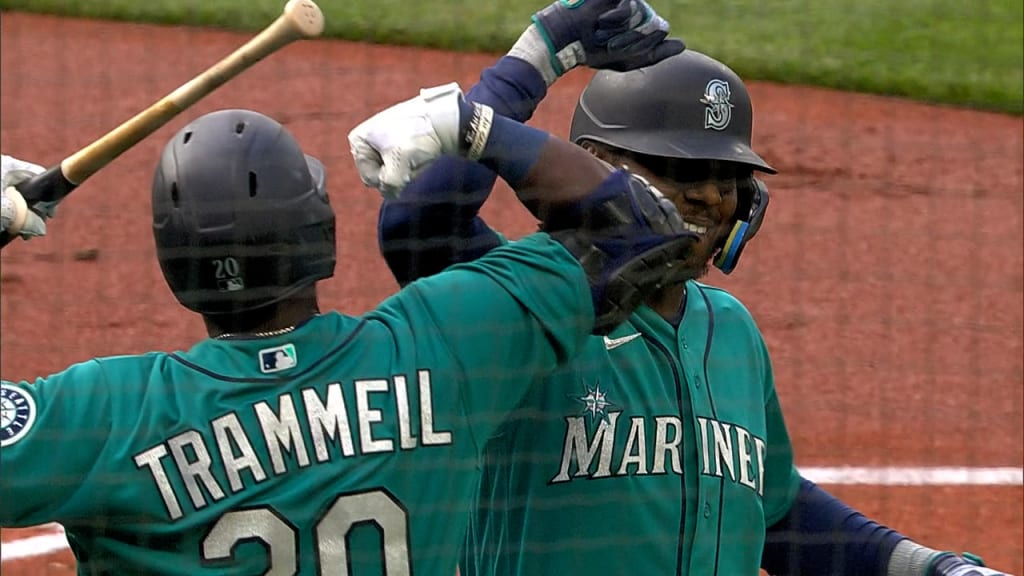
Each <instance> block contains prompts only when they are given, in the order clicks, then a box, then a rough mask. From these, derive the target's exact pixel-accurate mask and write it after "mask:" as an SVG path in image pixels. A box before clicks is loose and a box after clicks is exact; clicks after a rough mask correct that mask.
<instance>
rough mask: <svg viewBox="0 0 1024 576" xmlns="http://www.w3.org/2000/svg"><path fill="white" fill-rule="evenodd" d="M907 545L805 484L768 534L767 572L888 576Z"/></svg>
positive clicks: (763, 564) (763, 561)
mask: <svg viewBox="0 0 1024 576" xmlns="http://www.w3.org/2000/svg"><path fill="white" fill-rule="evenodd" d="M903 539H904V537H903V536H901V535H900V534H898V533H896V532H895V531H893V530H891V529H889V528H887V527H885V526H882V525H880V524H878V523H876V522H873V521H871V520H869V519H867V518H866V517H865V516H864V515H863V514H861V513H860V512H857V511H856V510H853V509H852V508H850V507H849V506H847V505H846V504H844V503H842V502H841V501H839V500H838V499H836V498H835V497H834V496H832V495H831V494H829V493H828V492H826V491H824V490H822V489H821V488H819V487H818V486H816V485H815V484H814V483H813V482H810V481H809V480H806V479H804V480H802V481H801V483H800V490H799V492H798V493H797V497H796V500H795V501H794V502H793V506H792V507H791V508H790V510H789V513H788V514H787V515H786V516H785V517H784V518H783V519H782V520H780V521H778V522H776V523H775V524H774V525H772V526H770V527H769V528H768V532H767V535H766V537H765V545H764V552H763V553H762V557H761V567H762V568H764V569H765V570H766V571H767V572H768V573H769V574H772V575H773V576H790V575H794V576H795V575H799V574H834V575H836V576H842V575H849V576H853V575H863V576H887V566H888V562H889V558H890V556H891V555H892V551H893V550H894V549H895V548H896V546H897V545H898V544H899V542H900V541H901V540H903ZM905 576H910V574H906V575H905Z"/></svg>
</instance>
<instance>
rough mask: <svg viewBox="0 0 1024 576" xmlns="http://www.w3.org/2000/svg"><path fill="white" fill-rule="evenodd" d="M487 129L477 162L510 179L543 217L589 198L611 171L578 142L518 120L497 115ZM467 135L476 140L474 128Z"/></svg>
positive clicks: (474, 117)
mask: <svg viewBox="0 0 1024 576" xmlns="http://www.w3.org/2000/svg"><path fill="white" fill-rule="evenodd" d="M479 115H480V114H479V109H478V110H477V111H476V112H474V113H473V114H464V115H463V117H464V118H469V119H470V120H469V121H470V123H473V122H477V121H478V117H479ZM483 122H484V123H486V120H485V121H483ZM489 128H490V129H489V132H488V134H487V137H486V143H485V144H484V145H483V147H482V149H481V152H480V154H479V156H478V161H479V162H480V163H481V164H483V165H485V166H487V167H488V168H490V169H491V170H494V172H495V173H497V174H498V175H499V176H500V177H501V178H502V179H503V180H505V181H506V182H508V183H509V185H510V186H512V188H513V189H514V190H515V191H516V195H517V196H518V197H519V200H520V201H521V202H522V203H523V205H524V206H526V208H527V209H529V210H530V212H532V213H533V214H534V215H535V216H537V217H538V218H540V219H541V220H544V219H545V217H546V216H547V214H549V213H550V212H551V210H552V209H557V208H559V207H563V206H566V205H569V204H573V203H575V202H578V201H580V200H582V199H583V198H585V197H586V196H587V195H588V194H590V192H592V191H593V190H594V189H595V188H597V187H598V186H599V185H600V184H601V183H602V182H603V181H604V180H605V178H607V177H608V175H609V174H610V173H611V172H612V168H611V166H609V165H608V164H606V163H604V162H602V161H601V160H598V159H597V158H596V157H594V156H593V155H591V154H590V153H589V152H587V151H586V150H584V149H583V148H581V147H580V146H577V145H575V144H573V143H571V142H569V141H567V140H563V139H561V138H555V137H552V136H551V135H549V134H548V133H546V132H543V131H541V130H537V129H536V128H532V127H530V126H527V125H525V124H520V123H519V122H516V121H515V120H512V119H509V118H505V117H502V116H499V115H494V116H493V118H492V119H491V123H490V127H489ZM465 133H466V134H467V139H468V140H473V139H474V138H475V134H476V131H475V130H474V129H473V128H470V129H469V130H468V131H466V132H465Z"/></svg>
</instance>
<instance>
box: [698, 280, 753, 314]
mask: <svg viewBox="0 0 1024 576" xmlns="http://www.w3.org/2000/svg"><path fill="white" fill-rule="evenodd" d="M687 289H693V290H696V291H697V293H698V294H700V295H701V296H702V298H703V299H704V301H705V302H707V304H708V306H709V307H710V308H712V309H713V310H714V311H715V312H716V313H717V312H720V313H737V314H745V315H747V316H749V315H750V311H749V310H748V309H747V307H746V306H745V305H744V304H743V302H741V301H740V299H739V298H737V297H736V296H735V295H733V294H732V293H731V292H729V291H728V290H726V289H725V288H720V287H718V286H712V285H710V284H704V283H703V282H697V281H696V280H691V281H690V282H689V283H688V284H687Z"/></svg>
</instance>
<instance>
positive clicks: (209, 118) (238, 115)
mask: <svg viewBox="0 0 1024 576" xmlns="http://www.w3.org/2000/svg"><path fill="white" fill-rule="evenodd" d="M349 138H350V142H351V145H352V150H353V154H354V157H355V161H356V165H357V167H358V169H359V171H360V175H361V177H362V178H363V180H364V182H366V183H368V184H371V185H373V186H375V187H377V188H379V189H380V190H381V191H382V192H384V193H386V194H390V195H394V194H398V193H399V192H400V191H401V189H402V187H403V185H404V183H405V182H407V181H409V180H410V179H411V178H412V177H413V176H414V175H415V174H416V173H417V172H418V171H420V170H422V169H423V168H424V167H425V166H426V165H428V164H429V163H430V162H431V161H432V160H434V159H435V158H437V157H438V156H440V155H442V154H456V155H461V156H464V157H467V158H473V159H475V160H476V161H479V162H481V163H482V164H484V165H486V166H488V167H489V169H490V170H494V171H496V172H497V173H498V174H500V175H502V177H503V178H506V179H507V181H508V182H509V183H510V184H511V185H512V186H513V188H515V189H517V190H519V191H521V192H522V193H524V194H527V195H533V196H537V197H540V198H544V197H557V198H558V199H559V200H558V201H557V202H555V203H554V204H553V205H552V206H551V207H550V209H551V210H552V213H558V214H559V218H560V219H561V220H560V222H561V224H562V225H564V224H566V223H574V224H575V225H577V228H576V229H574V230H570V229H568V228H566V227H564V226H551V227H550V232H549V233H538V234H535V235H532V236H530V237H527V238H525V239H523V240H522V241H520V242H514V243H510V244H508V245H507V246H504V247H502V248H500V249H497V250H493V251H491V253H489V254H488V255H487V256H485V257H483V258H481V259H479V260H477V261H476V262H474V263H471V264H467V265H465V266H461V267H459V268H457V269H454V268H453V269H452V270H450V271H447V272H445V273H444V274H439V275H436V276H433V277H431V278H429V279H425V280H424V281H422V282H417V283H415V284H413V285H411V286H408V287H406V288H405V289H403V290H402V291H401V292H400V293H398V294H396V295H394V296H392V297H390V298H388V299H387V300H385V301H384V302H383V303H382V304H381V305H380V306H378V307H377V308H376V309H375V310H373V311H371V312H369V313H368V314H366V315H364V316H361V317H354V316H346V315H343V314H340V313H338V312H326V313H320V311H319V304H318V302H317V295H316V284H317V282H318V281H320V280H324V279H326V278H329V277H331V276H332V275H333V272H334V268H335V260H336V248H335V214H334V211H333V209H332V207H331V205H330V204H329V202H328V195H327V193H326V178H325V173H324V168H323V166H322V165H321V163H320V162H319V161H318V160H316V159H315V158H313V157H311V156H308V155H305V154H304V153H303V151H302V150H301V149H300V147H299V145H298V143H297V142H296V140H295V139H294V138H293V137H292V136H291V135H290V134H289V133H288V132H287V130H285V129H284V128H283V127H282V126H281V125H280V124H278V123H277V122H276V121H274V120H272V119H270V118H268V117H266V116H263V115H261V114H258V113H256V112H252V111H247V110H222V111H218V112H214V113H211V114H207V115H204V116H202V117H200V118H198V119H197V120H195V121H194V122H192V123H191V124H189V125H187V126H185V127H184V128H182V129H181V130H180V131H179V132H178V133H177V134H175V135H174V136H173V137H172V138H171V139H170V140H169V141H168V142H167V144H166V146H165V147H164V150H163V154H162V156H161V158H160V161H159V163H158V165H157V167H156V172H155V176H154V178H153V185H152V205H153V233H154V238H155V243H156V252H157V258H158V260H159V263H160V267H161V270H162V271H163V274H164V277H165V279H166V281H167V283H168V285H169V287H170V289H171V291H172V292H173V294H174V296H175V297H176V298H177V299H178V301H179V302H180V303H181V304H182V305H183V306H184V307H185V308H187V309H189V310H191V311H192V312H195V313H198V314H200V315H202V317H203V320H204V322H205V324H206V327H207V330H208V332H209V336H210V337H209V338H208V339H205V340H203V341H201V342H198V343H197V344H195V346H193V347H192V348H191V349H189V350H187V351H178V352H172V353H164V352H152V353H148V354H143V355H139V356H118V357H108V358H97V359H93V360H90V361H87V362H84V363H80V364H76V365H73V366H71V367H69V368H67V369H66V370H64V371H62V372H60V373H58V374H54V375H52V376H48V377H45V378H38V379H36V380H35V381H33V382H27V381H22V382H17V383H15V382H8V381H4V382H3V383H2V396H0V400H2V409H3V412H2V422H0V423H2V434H0V443H2V450H0V465H2V466H0V469H2V471H3V473H2V475H0V502H2V503H3V505H2V506H0V525H2V526H4V527H12V526H13V527H19V526H29V525H35V524H40V523H44V522H59V523H61V524H63V525H64V527H65V528H66V531H67V536H68V541H69V543H70V544H71V548H72V550H73V551H74V553H75V556H76V558H77V560H78V572H79V574H173V575H189V576H195V575H198V574H239V575H241V574H245V575H252V574H267V575H283V574H311V575H312V574H324V575H326V574H380V575H387V576H400V575H406V576H408V575H411V574H418V575H443V576H450V575H451V574H452V573H453V572H454V571H455V567H456V563H457V558H456V556H457V551H458V549H459V547H460V546H461V543H462V540H463V537H464V534H465V532H466V529H467V522H468V513H469V511H470V510H471V505H472V503H473V501H474V495H475V490H474V488H475V486H476V484H477V481H478V473H477V469H478V467H479V466H480V461H479V459H480V455H481V451H482V446H483V444H482V440H483V439H486V438H488V437H490V436H491V435H493V433H494V431H495V428H496V426H497V425H498V424H499V423H500V422H501V420H502V418H501V415H502V414H504V413H505V412H507V411H509V410H510V409H512V408H513V407H514V406H515V405H516V404H517V403H518V402H519V401H520V399H521V397H522V395H523V393H524V392H525V390H526V389H527V387H528V385H529V383H530V382H531V381H532V380H533V379H535V378H536V377H538V375H542V374H543V373H544V372H546V371H550V370H551V369H553V368H554V367H555V366H556V364H557V363H559V362H561V361H565V360H566V359H567V358H568V357H569V356H571V355H572V354H574V352H575V351H576V350H577V349H578V348H579V345H580V344H581V343H582V342H583V341H585V340H586V338H587V336H588V335H589V334H591V332H592V331H593V332H594V333H607V332H608V331H610V330H611V329H612V328H614V326H615V325H617V324H618V323H619V322H621V321H622V320H624V318H625V317H626V316H627V315H628V314H629V312H630V311H632V310H633V308H635V306H636V305H637V304H638V303H639V302H641V301H642V299H643V298H644V295H645V294H647V293H649V292H652V291H653V290H654V288H655V287H656V286H658V285H661V284H667V283H674V282H678V281H680V278H681V276H680V268H678V267H673V266H672V262H674V261H677V260H678V259H680V258H682V257H685V255H686V253H687V252H688V250H689V249H690V248H691V247H692V245H693V242H694V239H695V235H693V234H692V233H689V232H687V231H685V230H684V229H683V227H682V221H681V219H680V218H679V214H678V212H677V211H676V210H675V208H674V207H673V205H672V204H671V203H670V202H669V201H668V200H667V199H665V198H664V197H663V196H661V195H660V194H659V193H657V191H655V190H654V189H652V188H650V187H648V186H647V185H646V184H645V183H644V182H642V181H641V180H640V179H638V178H635V177H633V176H631V175H630V174H629V173H628V172H626V171H624V170H614V171H613V170H611V169H610V168H609V167H608V166H607V165H606V164H605V163H603V162H600V161H599V160H597V159H595V158H593V157H591V156H590V155H588V154H587V153H586V152H585V151H583V150H582V149H580V148H578V147H577V146H574V145H573V144H571V143H569V142H567V141H563V140H558V139H555V138H551V137H549V136H548V135H547V134H545V133H543V132H540V131H537V130H535V129H533V128H530V127H528V126H524V125H522V124H519V123H517V122H514V121H511V120H508V119H505V118H501V117H497V116H494V115H493V114H492V111H491V109H490V108H488V107H486V106H483V105H479V104H470V103H467V102H466V101H465V100H464V99H463V97H462V93H461V90H459V89H458V87H457V86H456V85H447V86H440V87H437V88H434V89H429V90H424V91H423V92H422V93H421V95H420V96H418V97H416V98H413V99H411V100H408V101H406V102H403V103H401V104H399V105H397V106H395V107H392V108H389V109H387V110H384V111H382V112H381V113H379V114H377V115H375V116H373V117H372V118H370V119H369V120H367V121H366V122H364V123H363V124H361V125H359V126H358V127H356V128H355V129H354V130H353V131H352V133H351V134H350V137H349ZM509 142H515V143H516V146H515V147H514V148H513V147H510V146H508V145H507V144H508V143H509ZM566 170H569V171H571V172H572V174H573V180H577V181H576V182H572V183H564V182H563V181H564V180H565V179H566V177H565V175H564V173H565V171H566ZM549 187H557V190H552V191H551V192H550V193H545V191H546V190H548V188H549ZM7 191H8V192H10V189H8V190H7ZM590 192H592V193H590ZM8 353H9V352H8Z"/></svg>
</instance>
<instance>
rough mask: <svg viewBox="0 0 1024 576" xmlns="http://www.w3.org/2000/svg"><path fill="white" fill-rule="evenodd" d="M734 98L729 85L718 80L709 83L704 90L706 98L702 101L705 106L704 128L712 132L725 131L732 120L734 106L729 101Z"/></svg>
mask: <svg viewBox="0 0 1024 576" xmlns="http://www.w3.org/2000/svg"><path fill="white" fill-rule="evenodd" d="M731 97H732V90H731V89H730V88H729V83H728V82H726V81H725V80H719V79H718V78H714V79H712V80H711V81H710V82H708V85H707V87H705V88H704V97H703V98H701V99H700V102H701V104H704V105H705V106H706V108H705V109H704V128H707V129H710V130H725V129H726V128H727V127H728V126H729V121H730V120H732V108H733V104H732V102H730V101H729V98H731Z"/></svg>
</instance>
